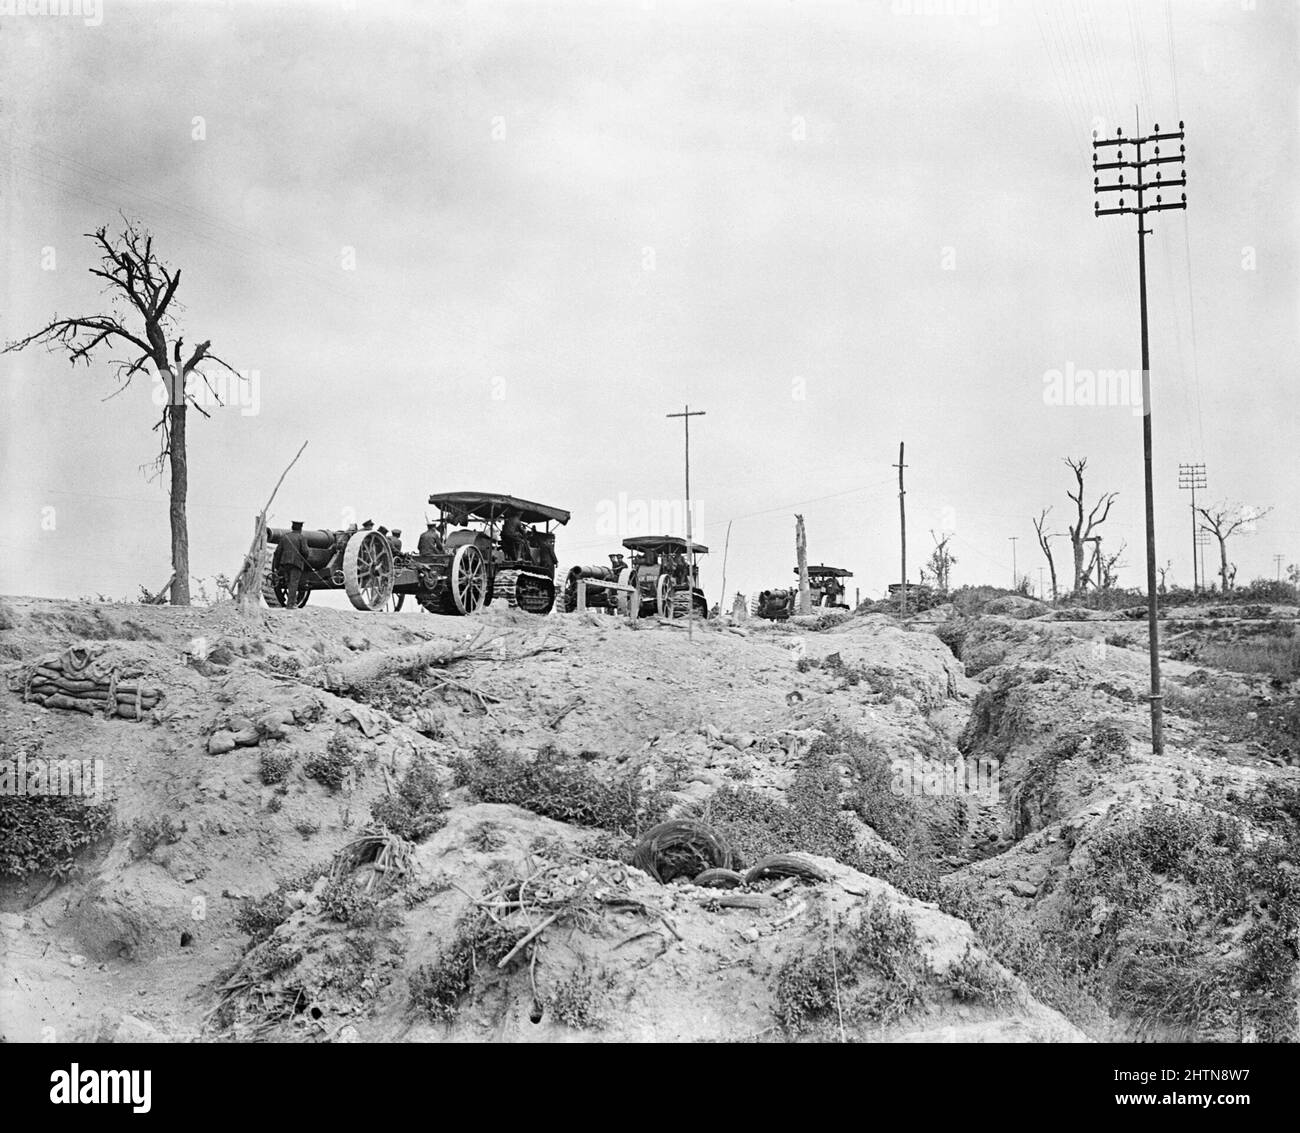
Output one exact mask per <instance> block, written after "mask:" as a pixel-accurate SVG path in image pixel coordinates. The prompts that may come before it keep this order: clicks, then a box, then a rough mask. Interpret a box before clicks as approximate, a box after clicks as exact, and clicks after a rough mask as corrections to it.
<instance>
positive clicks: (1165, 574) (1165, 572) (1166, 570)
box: [1156, 559, 1174, 594]
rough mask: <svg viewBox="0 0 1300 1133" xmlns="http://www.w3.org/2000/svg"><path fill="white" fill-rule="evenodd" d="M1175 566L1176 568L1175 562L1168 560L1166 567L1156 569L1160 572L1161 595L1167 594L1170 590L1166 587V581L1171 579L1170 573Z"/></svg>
mask: <svg viewBox="0 0 1300 1133" xmlns="http://www.w3.org/2000/svg"><path fill="white" fill-rule="evenodd" d="M1173 566H1174V560H1173V559H1166V560H1165V565H1164V566H1162V567H1157V568H1156V569H1157V570H1159V571H1160V593H1161V594H1163V593H1165V591H1166V590H1168V586H1167V585H1166V582H1165V580H1166V579H1167V578H1168V577H1169V572H1170V571H1171V570H1172V569H1173Z"/></svg>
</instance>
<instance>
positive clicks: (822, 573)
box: [794, 564, 853, 578]
mask: <svg viewBox="0 0 1300 1133" xmlns="http://www.w3.org/2000/svg"><path fill="white" fill-rule="evenodd" d="M794 572H795V574H798V573H799V568H798V567H795V568H794ZM808 573H809V575H811V576H812V577H813V578H818V577H820V578H828V577H830V576H831V575H834V576H835V577H836V578H852V577H853V572H852V571H851V570H845V569H844V568H843V567H833V566H822V565H820V564H818V565H817V566H810V567H809V568H808Z"/></svg>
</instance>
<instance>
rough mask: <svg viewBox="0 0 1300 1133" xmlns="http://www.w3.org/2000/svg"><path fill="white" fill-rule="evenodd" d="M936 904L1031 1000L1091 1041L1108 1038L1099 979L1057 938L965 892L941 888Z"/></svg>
mask: <svg viewBox="0 0 1300 1133" xmlns="http://www.w3.org/2000/svg"><path fill="white" fill-rule="evenodd" d="M939 905H940V907H941V908H942V909H943V911H944V912H945V913H948V914H949V915H950V916H954V917H957V918H958V919H960V920H964V921H966V922H967V924H969V925H970V926H971V927H972V928H973V929H974V930H975V932H976V934H977V935H978V936H979V939H980V943H981V944H983V945H984V947H985V949H986V950H987V951H988V952H989V954H990V955H992V956H993V957H994V958H995V959H996V960H997V961H998V962H999V963H1001V964H1003V965H1005V966H1006V967H1007V968H1009V969H1010V970H1011V971H1013V972H1014V973H1015V974H1016V975H1018V976H1019V977H1020V978H1021V979H1022V980H1024V981H1025V983H1026V984H1027V985H1028V987H1029V990H1030V992H1031V993H1032V994H1033V996H1034V998H1035V999H1037V1000H1039V1001H1040V1002H1042V1003H1045V1004H1047V1005H1048V1006H1049V1007H1053V1008H1055V1009H1056V1010H1057V1011H1059V1012H1060V1013H1061V1014H1062V1015H1064V1016H1065V1017H1066V1018H1067V1019H1069V1020H1070V1022H1072V1023H1073V1024H1074V1025H1075V1026H1077V1027H1079V1028H1080V1029H1081V1030H1083V1031H1085V1032H1087V1034H1088V1035H1089V1036H1090V1037H1092V1038H1094V1039H1105V1038H1109V1037H1110V1036H1111V1021H1110V1016H1109V1013H1108V1012H1107V1010H1106V1008H1105V1006H1104V1004H1103V1003H1102V999H1103V998H1104V991H1103V990H1102V986H1101V979H1100V977H1099V975H1098V974H1097V973H1096V972H1095V971H1092V970H1088V969H1086V968H1085V967H1084V966H1083V965H1082V964H1081V963H1080V961H1079V959H1078V957H1077V956H1075V955H1074V954H1073V953H1072V952H1071V951H1069V950H1068V948H1067V947H1066V946H1065V945H1064V943H1063V942H1062V941H1061V940H1060V939H1058V938H1057V937H1055V936H1051V935H1042V934H1039V933H1037V932H1034V931H1033V930H1028V931H1027V930H1025V929H1024V928H1023V927H1022V926H1017V925H1014V924H1012V923H1011V922H1009V921H1008V920H1007V918H1006V915H1005V913H1004V912H1003V911H1002V910H1001V908H1000V907H999V906H997V905H992V904H986V903H984V902H982V901H980V900H979V899H978V898H976V897H975V895H974V894H972V893H971V892H970V891H968V890H966V889H960V888H956V887H945V888H944V889H943V891H942V893H941V894H940V898H939ZM954 991H955V989H954Z"/></svg>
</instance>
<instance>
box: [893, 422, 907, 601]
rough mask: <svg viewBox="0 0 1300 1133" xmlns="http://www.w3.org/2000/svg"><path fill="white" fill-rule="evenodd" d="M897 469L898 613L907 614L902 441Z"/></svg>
mask: <svg viewBox="0 0 1300 1133" xmlns="http://www.w3.org/2000/svg"><path fill="white" fill-rule="evenodd" d="M894 467H895V468H897V469H898V527H899V536H900V540H901V542H900V545H901V547H902V556H901V561H902V571H903V579H902V589H901V590H900V591H899V593H900V594H901V595H902V600H903V604H902V607H901V608H900V611H899V613H900V615H901V616H906V614H907V509H906V508H905V507H904V506H903V496H905V495H906V494H907V493H906V492H904V490H903V469H904V468H906V467H907V465H906V464H904V463H903V442H902V441H899V442H898V463H897V464H895V465H894Z"/></svg>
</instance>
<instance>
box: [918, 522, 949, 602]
mask: <svg viewBox="0 0 1300 1133" xmlns="http://www.w3.org/2000/svg"><path fill="white" fill-rule="evenodd" d="M930 538H931V539H933V540H934V550H933V551H932V552H931V553H930V563H929V566H930V569H931V570H932V571H933V572H934V584H935V586H936V587H937V589H938V590H939V592H940V593H943V594H946V593H947V592H948V575H949V572H951V570H952V568H953V566H954V565H955V564H956V562H957V559H956V558H955V557H954V556H953V554H952V552H951V551H949V550H948V541H949V540H950V539H951V538H952V536H951V535H945V536H944V537H943V538H942V539H940V538H939V536H937V535H936V534H935V533H934V532H933V531H931V532H930ZM921 581H923V582H924V581H925V580H924V579H922V580H921Z"/></svg>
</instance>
